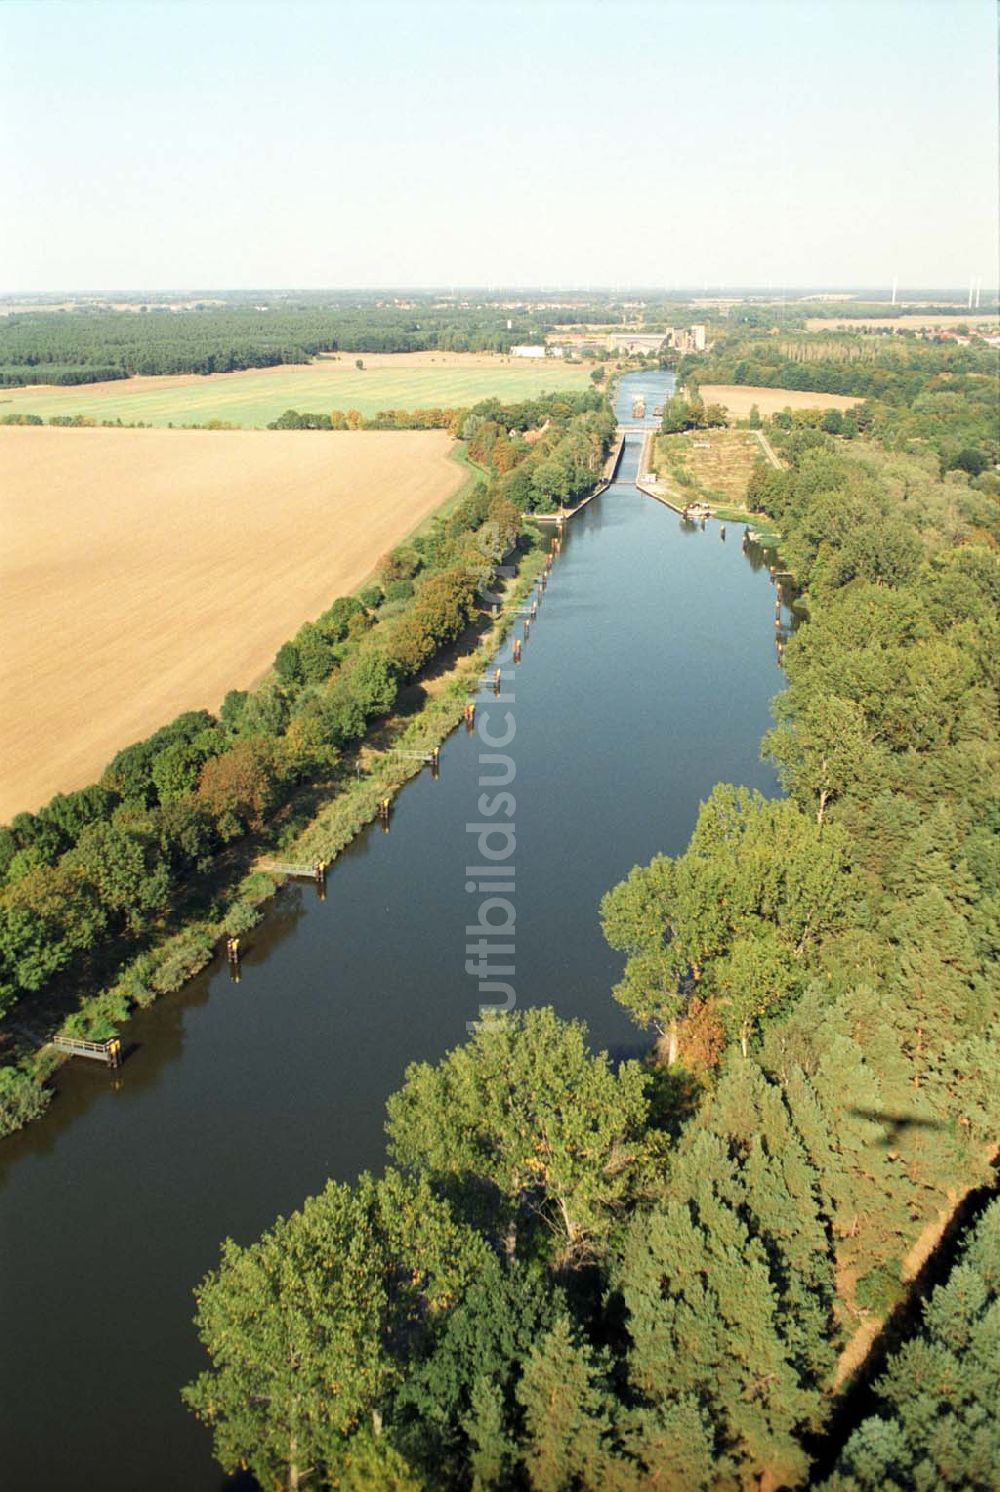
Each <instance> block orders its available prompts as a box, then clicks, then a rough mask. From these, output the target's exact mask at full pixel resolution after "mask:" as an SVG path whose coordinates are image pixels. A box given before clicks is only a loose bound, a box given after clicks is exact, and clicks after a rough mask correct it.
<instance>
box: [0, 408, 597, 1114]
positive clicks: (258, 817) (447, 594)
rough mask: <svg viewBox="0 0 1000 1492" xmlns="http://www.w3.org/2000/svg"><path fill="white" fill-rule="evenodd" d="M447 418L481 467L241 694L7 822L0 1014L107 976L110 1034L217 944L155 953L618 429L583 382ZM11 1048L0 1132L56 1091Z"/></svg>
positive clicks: (334, 762)
mask: <svg viewBox="0 0 1000 1492" xmlns="http://www.w3.org/2000/svg"><path fill="white" fill-rule="evenodd" d="M453 422H454V425H455V429H456V433H459V434H461V435H462V436H463V437H464V438H465V439H466V440H467V442H468V445H467V450H468V452H469V455H470V456H471V457H472V459H473V460H474V461H475V462H476V463H477V464H478V465H480V466H481V468H482V471H483V474H484V477H485V479H486V480H483V479H477V480H476V482H475V484H474V485H473V489H472V491H471V492H470V494H469V495H468V496H467V497H465V498H464V499H463V500H462V501H461V502H460V503H459V504H458V505H457V506H456V507H455V508H454V509H453V510H452V511H451V512H450V513H449V514H448V515H447V517H445V518H439V519H437V520H436V521H435V522H434V523H433V524H432V525H431V526H430V527H429V529H428V530H427V531H426V532H425V533H423V534H420V535H418V536H417V537H416V538H414V539H413V540H412V542H410V543H408V544H405V545H402V546H400V547H399V548H397V549H396V550H394V551H393V552H392V553H391V554H388V555H386V556H385V557H384V558H383V560H382V561H381V563H380V566H379V569H378V575H377V579H376V581H375V582H373V583H372V584H371V585H369V586H368V587H366V588H365V589H364V590H363V591H362V592H361V593H360V596H357V597H355V596H343V597H340V598H339V599H338V600H336V601H334V602H333V604H332V605H331V606H330V607H329V608H328V610H327V611H326V612H324V613H323V615H322V616H320V617H318V618H317V619H316V620H314V621H309V622H306V623H305V624H304V625H303V626H302V627H301V628H300V629H299V631H298V633H297V634H296V636H295V637H294V638H292V639H290V640H289V641H288V642H286V643H285V644H284V645H283V646H282V647H281V648H280V649H279V650H278V653H277V655H276V657H275V660H274V667H273V670H272V676H271V678H270V679H269V680H267V681H266V682H265V683H264V684H262V685H261V686H260V687H259V688H257V689H256V690H253V691H250V692H248V691H239V690H237V691H232V692H231V693H230V694H228V695H227V696H226V698H225V700H224V701H223V703H222V706H221V709H220V710H219V713H218V715H217V716H215V715H212V714H210V713H208V712H207V711H204V710H197V711H189V712H187V713H185V714H182V715H180V716H179V717H178V718H177V719H176V720H175V721H173V722H172V723H171V724H169V725H166V726H164V727H163V728H162V729H161V730H158V731H156V732H155V733H154V734H153V735H152V736H151V737H149V739H148V740H145V741H140V742H137V743H136V744H134V745H131V746H128V747H126V748H124V749H123V750H122V751H120V752H118V754H117V755H116V756H115V758H114V760H113V761H112V762H110V763H109V765H108V767H107V769H106V770H105V772H104V773H103V775H102V777H101V780H100V782H99V783H96V784H93V785H92V786H90V787H87V788H82V789H80V790H78V791H76V792H73V793H65V794H64V793H60V794H57V795H56V797H54V798H53V799H52V801H51V802H50V803H48V804H47V805H46V806H45V807H44V808H42V809H41V810H40V811H39V812H38V813H28V812H25V813H20V814H17V815H16V816H15V818H14V819H13V820H12V821H11V823H10V824H9V825H7V826H5V827H2V828H0V1017H3V1016H4V1015H6V1014H8V1013H10V1012H13V1011H14V1009H15V1007H18V1006H22V1008H23V1004H24V1002H25V1001H29V1002H31V1001H33V1002H35V1003H38V1002H39V1001H41V1000H45V999H46V998H47V997H48V996H49V995H50V994H51V993H53V992H55V993H57V994H58V992H59V991H68V990H69V989H72V988H77V989H79V990H81V991H83V992H92V991H95V990H99V989H100V988H101V986H102V985H103V984H105V983H106V982H107V980H108V979H112V980H114V982H113V983H112V985H111V987H110V990H109V991H108V992H107V995H106V997H102V998H101V999H100V1000H99V1001H98V1002H97V1003H98V1007H99V1010H98V1013H97V1014H96V1015H95V1013H94V1009H93V1006H92V1004H91V1002H89V1001H88V1002H87V1003H86V1006H85V1008H84V1009H83V1010H81V1011H78V1012H77V1013H75V1014H74V1015H72V1016H70V1018H69V1020H68V1022H67V1023H66V1027H65V1029H66V1031H67V1032H68V1033H69V1034H75V1035H78V1036H83V1037H86V1038H93V1039H103V1037H104V1036H105V1035H109V1034H110V1033H111V1031H112V1030H113V1026H114V1023H117V1022H119V1021H121V1020H123V1019H124V1018H125V1017H126V1016H127V1014H128V1011H129V1009H130V1008H131V1007H132V1006H133V1005H135V1004H144V1003H146V1002H147V1001H148V1000H150V999H153V998H155V997H156V994H157V993H159V992H162V990H163V989H166V988H173V987H176V985H177V984H179V983H180V982H181V981H182V980H183V978H184V977H185V975H186V974H188V973H190V972H191V971H192V969H193V968H197V967H200V965H201V963H203V962H204V961H205V959H206V957H207V956H209V955H210V953H211V944H210V943H207V944H206V941H205V939H204V937H202V936H201V935H199V934H197V933H192V934H191V936H190V938H188V939H187V940H184V939H182V940H181V943H180V946H179V948H178V950H177V958H176V961H175V962H176V968H175V967H174V966H173V964H172V963H171V962H170V961H169V960H168V961H167V965H166V967H164V966H163V965H162V964H160V963H158V962H157V961H156V960H154V958H153V955H152V951H151V950H152V949H153V948H154V947H155V946H156V944H157V940H158V939H162V937H163V934H164V931H165V920H166V919H168V915H169V914H170V913H172V912H175V911H176V907H177V904H178V902H179V901H182V900H183V899H184V898H188V899H189V900H190V898H191V896H192V890H193V888H195V887H197V886H198V885H199V884H201V883H203V882H206V881H207V880H208V878H210V877H211V875H212V873H213V869H214V867H215V866H216V865H217V863H218V861H219V857H220V856H222V855H223V854H224V853H225V851H226V850H227V848H228V847H230V846H232V845H234V844H237V843H238V842H240V841H241V840H243V839H244V838H245V837H246V836H250V835H253V834H255V833H256V832H258V831H260V830H261V829H262V827H263V826H264V825H265V824H266V823H267V822H268V821H269V820H270V819H272V818H273V816H274V814H275V813H276V812H277V811H278V810H279V809H280V808H281V807H282V806H283V805H284V804H286V803H287V802H289V800H290V799H292V798H294V796H295V795H296V794H297V793H299V792H300V791H301V790H302V789H303V788H304V787H305V786H307V785H312V786H316V785H318V784H325V785H326V787H327V790H328V791H333V790H334V789H335V787H336V785H337V783H338V781H339V776H340V772H341V768H342V764H343V758H344V755H345V753H346V752H347V751H348V750H349V749H350V748H351V747H352V746H353V745H355V744H356V743H357V742H358V741H359V740H360V739H361V738H362V736H363V735H364V734H365V731H366V730H367V729H368V727H369V725H370V724H371V722H372V721H373V720H375V719H378V718H381V717H382V716H384V715H386V714H387V713H388V712H389V711H390V710H391V709H392V707H393V705H394V703H395V701H396V699H397V696H398V695H399V692H400V690H401V689H402V688H403V687H404V686H405V685H407V683H409V682H411V681H412V680H414V679H415V678H416V676H417V675H418V674H419V672H420V670H421V669H422V668H423V667H424V665H425V664H426V663H428V662H429V661H430V659H431V658H432V657H434V656H435V655H436V654H437V653H438V652H439V650H440V649H441V648H443V647H446V646H447V645H449V644H450V643H452V642H454V641H455V639H456V638H457V637H458V636H459V634H460V633H461V632H462V631H463V629H464V628H465V627H466V626H467V625H468V624H469V623H470V621H472V620H473V619H474V618H475V616H476V614H477V612H478V611H479V610H481V609H482V607H483V606H484V605H485V602H484V600H483V594H484V593H485V592H486V591H487V590H488V588H489V586H490V585H491V584H492V576H493V573H494V571H495V569H496V567H497V566H498V565H499V564H500V562H501V560H502V559H503V557H504V555H505V554H507V553H508V552H509V550H510V548H511V545H512V544H513V543H514V542H515V540H516V539H517V537H518V535H519V534H520V532H521V528H522V512H523V511H524V510H530V509H534V508H545V507H552V506H553V505H554V504H555V503H556V502H558V501H560V500H563V499H564V498H566V497H570V496H572V495H573V494H575V493H577V492H583V491H589V490H590V489H591V488H592V487H593V485H594V482H595V480H596V479H597V476H598V475H599V474H600V470H601V465H602V463H603V460H604V457H605V455H606V452H607V449H608V445H609V443H610V440H611V437H612V434H613V432H614V429H615V421H614V416H613V415H612V414H611V412H610V409H609V408H608V406H607V403H606V401H605V399H604V396H603V395H601V394H599V393H597V392H596V391H592V390H585V391H583V392H581V393H579V394H569V395H565V396H559V397H551V396H544V397H542V398H540V399H537V400H532V401H527V402H524V403H521V404H518V405H511V406H507V407H504V406H501V405H500V404H498V403H497V401H495V400H487V401H485V402H484V403H482V404H480V405H477V406H475V407H474V408H473V409H472V410H460V411H456V412H454V421H453ZM523 432H537V433H538V438H537V440H535V441H534V443H532V441H531V440H528V439H525V438H524V434H523ZM515 473H516V474H519V475H520V478H521V482H520V485H516V484H515V483H514V481H513V477H514V475H515ZM524 542H529V540H528V538H527V537H526V538H525V540H524ZM230 930H232V931H240V930H241V929H239V928H237V927H236V926H235V925H234V926H233V927H232V928H231V929H230ZM122 965H124V966H125V967H124V972H123V973H121V974H120V975H119V977H117V979H115V971H116V970H118V969H119V968H120V967H121V966H122ZM8 1029H9V1027H8ZM0 1037H2V1029H0ZM19 1051H20V1048H19V1047H18V1046H16V1045H15V1046H7V1047H6V1048H5V1049H4V1048H3V1047H2V1042H0V1054H2V1055H3V1056H4V1058H5V1062H6V1065H2V1066H0V1135H2V1134H3V1133H5V1132H7V1131H9V1130H12V1129H16V1128H18V1127H19V1126H20V1125H21V1124H23V1123H26V1122H28V1121H29V1120H30V1119H32V1118H33V1117H35V1116H36V1115H37V1114H38V1113H39V1112H40V1111H41V1110H42V1109H43V1108H44V1106H45V1104H46V1101H47V1099H48V1096H49V1093H48V1090H46V1089H44V1088H41V1087H39V1085H38V1082H37V1073H36V1071H35V1066H34V1064H33V1062H31V1061H30V1060H29V1061H28V1062H26V1063H25V1064H24V1065H23V1066H22V1065H19V1064H18V1060H17V1059H18V1054H19Z"/></svg>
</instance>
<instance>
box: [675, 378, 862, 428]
mask: <svg viewBox="0 0 1000 1492" xmlns="http://www.w3.org/2000/svg"><path fill="white" fill-rule="evenodd" d="M699 392H700V394H701V397H702V398H703V399H704V401H705V403H706V404H723V405H725V407H726V409H728V411H729V413H730V414H731V415H732V416H733V417H734V419H737V420H745V419H746V417H747V415H748V414H749V413H750V410H751V408H752V407H753V405H755V404H756V406H757V408H758V409H759V410H760V412H761V414H762V415H770V414H777V413H778V412H779V411H780V410H782V409H851V408H853V406H854V405H855V404H860V403H861V400H860V399H858V398H855V397H854V396H853V395H850V394H816V393H813V392H811V391H809V390H806V389H765V388H758V387H756V386H755V385H754V384H750V383H703V384H702V385H701V388H700V389H699Z"/></svg>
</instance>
